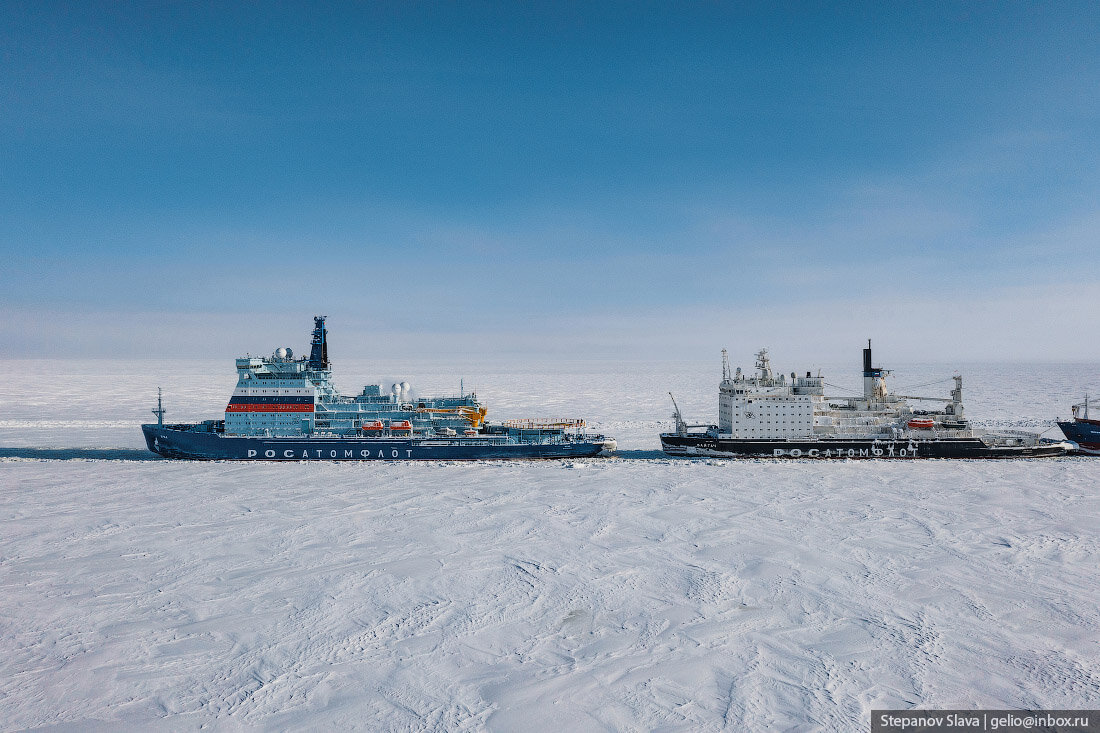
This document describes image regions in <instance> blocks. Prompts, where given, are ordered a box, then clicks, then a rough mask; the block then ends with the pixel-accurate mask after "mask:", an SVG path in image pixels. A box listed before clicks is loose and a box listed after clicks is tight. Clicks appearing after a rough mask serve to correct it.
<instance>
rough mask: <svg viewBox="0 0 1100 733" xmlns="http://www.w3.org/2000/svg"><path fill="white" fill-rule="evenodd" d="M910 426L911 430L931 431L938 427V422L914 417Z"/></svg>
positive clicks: (909, 423) (927, 418) (928, 418)
mask: <svg viewBox="0 0 1100 733" xmlns="http://www.w3.org/2000/svg"><path fill="white" fill-rule="evenodd" d="M908 425H909V429H910V430H931V429H932V428H934V427H935V426H936V421H935V420H933V419H932V418H930V417H914V418H913V419H912V420H910V421H909V422H908Z"/></svg>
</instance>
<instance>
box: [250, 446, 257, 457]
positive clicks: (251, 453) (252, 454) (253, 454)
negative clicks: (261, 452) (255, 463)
mask: <svg viewBox="0 0 1100 733" xmlns="http://www.w3.org/2000/svg"><path fill="white" fill-rule="evenodd" d="M248 457H249V458H255V457H256V451H254V450H252V449H251V448H249V449H248Z"/></svg>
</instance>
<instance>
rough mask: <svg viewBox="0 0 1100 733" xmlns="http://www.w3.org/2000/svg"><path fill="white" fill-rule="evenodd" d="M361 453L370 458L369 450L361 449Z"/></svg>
mask: <svg viewBox="0 0 1100 733" xmlns="http://www.w3.org/2000/svg"><path fill="white" fill-rule="evenodd" d="M359 455H361V456H363V458H370V451H369V450H361V451H359Z"/></svg>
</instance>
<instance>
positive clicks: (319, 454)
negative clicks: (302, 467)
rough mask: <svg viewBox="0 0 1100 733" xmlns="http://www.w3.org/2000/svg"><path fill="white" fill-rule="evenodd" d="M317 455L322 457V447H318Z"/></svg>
mask: <svg viewBox="0 0 1100 733" xmlns="http://www.w3.org/2000/svg"><path fill="white" fill-rule="evenodd" d="M317 457H318V458H320V457H321V449H320V448H318V449H317Z"/></svg>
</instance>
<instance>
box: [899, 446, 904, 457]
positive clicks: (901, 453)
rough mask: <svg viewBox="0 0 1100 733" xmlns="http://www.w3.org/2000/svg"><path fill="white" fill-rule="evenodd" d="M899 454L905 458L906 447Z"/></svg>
mask: <svg viewBox="0 0 1100 733" xmlns="http://www.w3.org/2000/svg"><path fill="white" fill-rule="evenodd" d="M898 455H899V456H901V457H902V458H905V449H904V448H902V449H901V450H899V451H898Z"/></svg>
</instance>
